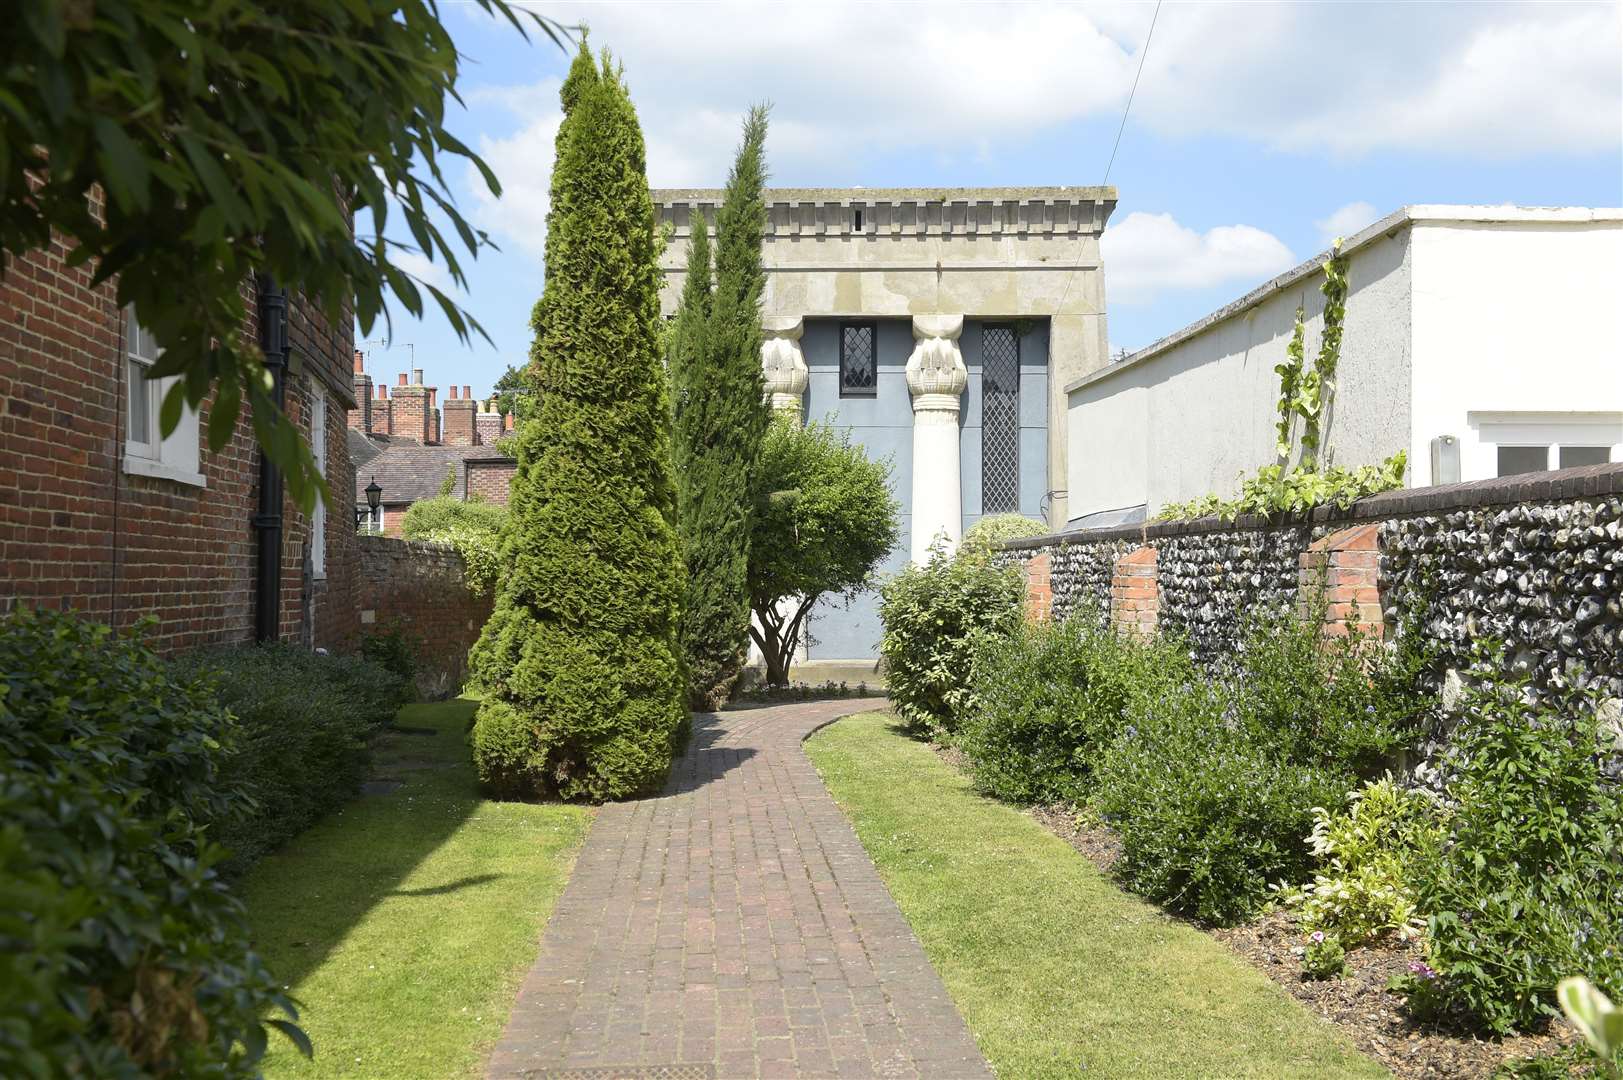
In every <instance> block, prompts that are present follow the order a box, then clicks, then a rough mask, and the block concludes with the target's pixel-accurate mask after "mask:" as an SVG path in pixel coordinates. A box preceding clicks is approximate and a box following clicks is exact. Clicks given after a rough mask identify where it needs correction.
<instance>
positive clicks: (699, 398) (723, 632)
mask: <svg viewBox="0 0 1623 1080" xmlns="http://www.w3.org/2000/svg"><path fill="white" fill-rule="evenodd" d="M765 144H766V110H765V109H764V108H760V107H757V108H754V109H751V110H750V113H749V116H748V117H746V118H745V120H744V135H743V142H742V144H741V145H740V146H739V150H738V157H737V159H736V160H735V161H734V162H733V171H732V174H731V176H729V177H728V180H727V192H726V195H725V197H724V198H723V199H722V204H721V210H720V213H719V214H718V216H717V219H716V232H717V237H716V259H715V277H716V281H715V289H714V291H712V290H711V288H710V247H709V243H708V238H707V233H706V229H705V223H704V219H703V217H698V218H696V219H695V221H694V223H693V242H692V244H691V245H690V247H689V251H688V267H687V269H688V273H687V279H686V282H685V283H684V285H683V290H682V306H681V308H680V309H679V310H678V312H677V317H676V322H675V325H674V326H673V328H672V334H671V348H670V376H671V387H672V396H673V400H674V404H675V420H674V439H673V451H674V459H675V465H676V480H677V487H676V505H677V522H678V530H679V533H680V536H681V541H682V551H683V555H684V558H685V560H686V564H687V584H686V588H685V591H684V592H683V598H682V621H681V641H682V649H683V654H684V656H685V658H686V660H687V665H688V700H689V703H690V704H692V705H693V707H694V708H716V707H719V706H720V705H721V704H722V703H723V702H724V701H725V700H726V698H727V693H728V691H729V690H730V689H731V688H732V685H733V683H734V682H735V681H736V680H737V678H738V676H739V673H740V672H741V671H742V670H743V666H744V659H745V656H746V654H747V652H748V647H749V629H750V592H749V552H750V536H751V529H752V527H753V518H754V516H755V513H756V506H755V499H754V494H755V480H756V476H755V473H756V469H757V467H758V463H759V461H760V457H761V443H762V440H763V439H764V438H765V435H766V427H767V423H768V420H769V419H770V410H769V409H768V408H767V406H766V404H765V403H764V402H763V401H762V391H763V388H762V382H761V291H762V289H763V288H765V285H766V274H765V272H764V271H763V270H762V268H761V242H762V235H763V233H764V232H765V229H766V203H765V202H764V201H763V196H762V190H763V188H764V186H765V183H766V162H765Z"/></svg>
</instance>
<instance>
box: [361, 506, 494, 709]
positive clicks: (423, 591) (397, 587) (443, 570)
mask: <svg viewBox="0 0 1623 1080" xmlns="http://www.w3.org/2000/svg"><path fill="white" fill-rule="evenodd" d="M359 540H360V557H361V590H360V603H359V605H358V608H359V611H360V629H361V632H362V633H363V634H375V633H380V632H387V631H390V630H399V631H400V632H401V633H403V634H404V635H405V636H406V637H407V639H408V640H410V641H411V642H412V644H413V646H414V649H415V652H416V657H417V667H418V671H417V690H418V692H419V693H420V694H421V695H422V696H423V697H425V698H430V699H432V698H443V697H448V696H449V695H451V694H454V693H456V692H457V691H458V690H459V689H460V688H461V686H462V680H463V679H464V678H465V677H466V675H467V672H468V650H469V649H470V648H472V647H473V643H474V642H475V641H477V640H478V639H479V632H480V630H482V629H484V625H485V620H486V619H488V618H489V617H490V608H491V597H490V596H488V595H487V596H474V595H473V594H472V593H470V592H469V591H468V586H467V583H466V581H465V579H464V568H463V564H462V556H460V555H458V554H457V553H456V550H455V549H454V548H452V547H451V546H450V545H448V544H430V543H426V542H423V541H420V540H399V539H396V538H394V537H391V536H361V537H360V538H359Z"/></svg>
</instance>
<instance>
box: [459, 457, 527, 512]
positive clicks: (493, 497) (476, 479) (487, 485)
mask: <svg viewBox="0 0 1623 1080" xmlns="http://www.w3.org/2000/svg"><path fill="white" fill-rule="evenodd" d="M465 468H466V469H467V470H468V476H467V480H468V498H469V499H470V500H471V499H483V500H484V501H485V502H493V503H500V504H501V505H502V506H506V505H507V496H508V492H509V490H510V489H511V488H512V486H513V474H514V473H515V472H517V471H518V463H517V462H515V461H510V460H507V459H502V460H499V461H469V462H466V463H465Z"/></svg>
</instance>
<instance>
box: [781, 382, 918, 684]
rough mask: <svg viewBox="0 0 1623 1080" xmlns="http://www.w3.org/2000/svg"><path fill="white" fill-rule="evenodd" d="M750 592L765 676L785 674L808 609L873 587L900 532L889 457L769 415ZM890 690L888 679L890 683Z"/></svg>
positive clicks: (826, 429) (821, 426)
mask: <svg viewBox="0 0 1623 1080" xmlns="http://www.w3.org/2000/svg"><path fill="white" fill-rule="evenodd" d="M757 485H758V486H757V495H756V506H755V520H754V526H753V532H752V534H751V536H750V559H749V592H750V607H751V609H752V610H753V612H754V615H755V621H754V623H753V624H752V625H751V627H750V634H751V635H752V636H753V637H754V639H755V642H756V644H757V645H759V646H760V648H761V653H762V655H763V656H764V657H765V660H766V675H767V682H768V683H770V684H772V685H774V686H781V685H784V684H786V683H787V682H788V681H789V658H790V657H791V656H792V655H793V653H794V648H795V645H796V644H797V643H798V642H799V641H800V636H801V633H802V632H803V630H804V623H805V620H806V617H807V615H808V614H809V613H810V612H811V610H812V609H813V607H814V606H815V605H816V604H817V602H818V601H819V600H822V599H824V598H825V597H836V596H840V595H847V596H849V595H852V594H854V593H856V592H858V591H860V590H862V589H864V588H867V587H869V586H870V585H871V583H872V581H873V573H874V567H876V566H878V565H879V562H880V560H882V559H883V558H884V557H885V556H886V555H888V554H889V553H890V551H891V549H892V548H894V547H895V546H896V543H897V540H898V539H899V538H900V535H901V525H900V513H901V507H900V506H899V505H898V504H897V502H896V499H895V497H894V496H893V495H892V494H891V491H890V461H889V460H888V459H886V460H882V461H871V460H869V459H868V456H867V455H866V454H865V453H864V452H863V450H862V447H860V446H853V445H851V439H850V436H849V435H847V434H846V433H845V432H844V431H843V430H840V429H837V428H834V427H832V426H830V425H828V424H825V423H820V422H815V421H814V422H813V423H810V424H807V425H806V426H804V427H802V426H801V425H800V423H799V420H798V418H797V417H796V416H794V415H792V414H789V415H781V416H777V417H774V418H773V420H772V423H771V424H770V426H769V427H768V428H767V433H766V438H765V439H764V440H763V441H762V444H761V464H760V472H759V474H758V479H757ZM892 687H893V688H894V684H892Z"/></svg>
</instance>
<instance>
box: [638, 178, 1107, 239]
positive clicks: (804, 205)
mask: <svg viewBox="0 0 1623 1080" xmlns="http://www.w3.org/2000/svg"><path fill="white" fill-rule="evenodd" d="M652 194H653V197H654V203H655V205H656V206H657V208H658V213H659V221H660V224H661V225H669V226H670V227H671V228H672V230H673V232H674V235H675V236H676V237H677V238H679V239H685V238H686V237H687V236H688V235H689V232H688V224H689V221H690V219H691V215H692V213H693V211H694V210H695V209H698V210H702V211H703V212H704V215H705V217H706V218H707V219H708V220H710V221H711V222H714V221H715V218H716V211H717V209H718V208H719V206H720V204H721V199H722V195H723V192H722V191H721V190H720V189H719V188H680V189H678V188H668V189H659V190H655V191H654V192H653V193H652ZM765 200H766V207H767V230H766V240H767V242H769V243H770V242H771V241H773V240H774V239H778V238H794V237H832V238H839V239H850V238H852V237H862V236H870V237H879V236H915V237H924V236H960V237H976V236H996V237H1001V236H1017V237H1018V236H1033V235H1035V236H1078V235H1098V234H1099V233H1101V232H1103V231H1104V227H1105V222H1106V221H1108V220H1109V218H1110V213H1111V211H1112V210H1114V209H1115V208H1116V189H1115V188H1113V187H1011V188H768V189H767V191H766V192H765ZM859 211H860V212H861V217H862V223H861V226H860V227H858V225H857V216H858V212H859Z"/></svg>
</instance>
